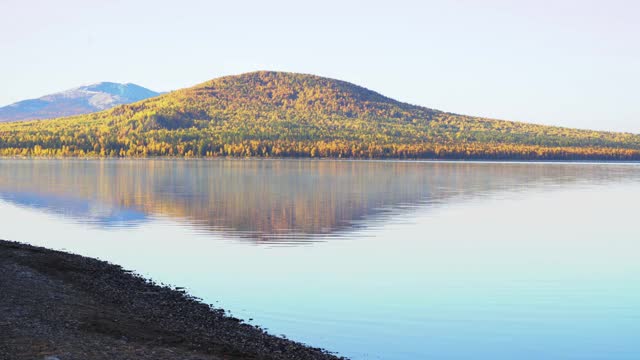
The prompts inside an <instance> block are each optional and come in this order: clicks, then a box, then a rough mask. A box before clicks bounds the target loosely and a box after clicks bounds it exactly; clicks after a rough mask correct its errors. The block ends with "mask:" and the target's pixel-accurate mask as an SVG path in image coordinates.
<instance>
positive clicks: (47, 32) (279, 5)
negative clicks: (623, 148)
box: [0, 0, 640, 133]
mask: <svg viewBox="0 0 640 360" xmlns="http://www.w3.org/2000/svg"><path fill="white" fill-rule="evenodd" d="M1 8H2V12H1V13H0V19H2V21H0V41H2V43H3V47H4V51H3V57H2V60H0V65H2V66H0V81H2V83H3V84H5V87H3V88H2V89H1V90H0V106H5V105H8V104H10V103H14V102H16V101H20V100H25V99H29V98H37V97H40V96H43V95H47V94H50V93H55V92H59V91H63V90H67V89H70V88H74V87H78V86H81V85H83V84H88V83H96V82H102V81H111V82H122V83H127V82H130V83H134V84H137V85H140V86H143V87H146V88H149V89H151V90H154V91H168V90H175V89H179V88H184V87H189V86H192V85H195V84H198V83H201V82H203V81H207V80H209V79H212V78H216V77H220V76H225V75H233V74H239V73H245V72H251V71H256V70H275V71H288V72H298V73H309V74H314V75H319V76H326V77H331V78H335V79H340V80H345V81H348V82H351V83H354V84H357V85H360V86H364V87H366V88H369V89H371V90H373V91H376V92H379V93H381V94H383V95H385V96H388V97H391V98H394V99H397V100H399V101H403V102H408V103H412V104H416V105H421V106H425V107H429V108H434V109H439V110H443V111H447V112H453V113H459V114H467V115H474V116H484V117H490V118H496V119H505V120H514V121H524V122H530V123H539V124H549V125H558V126H566V127H575V128H586V129H598V130H610V131H627V132H634V133H640V124H639V123H638V122H637V118H638V115H640V110H638V108H637V106H636V105H635V96H634V95H635V94H636V93H637V90H636V86H637V85H636V84H637V83H638V81H639V80H640V67H638V65H639V64H640V45H639V44H638V43H637V41H636V40H635V34H638V33H640V24H638V23H637V21H635V14H636V13H637V10H640V5H637V4H635V3H632V2H626V1H613V2H609V3H607V4H603V3H599V2H595V1H583V2H579V1H554V2H551V1H542V2H540V1H538V2H526V3H520V4H517V5H514V4H510V3H509V2H507V1H498V0H492V1H485V2H483V4H478V3H475V2H471V1H455V2H451V1H448V2H447V1H427V2H420V3H413V2H410V1H399V2H394V3H386V2H375V1H374V2H337V1H329V2H323V3H322V4H313V5H306V6H305V5H301V4H299V3H296V2H293V1H278V2H276V3H273V4H264V3H260V2H252V1H245V2H238V3H235V4H226V3H225V4H214V3H209V2H203V1H183V2H181V3H174V2H168V1H153V2H152V1H148V0H143V1H138V2H135V3H133V4H131V3H127V2H124V1H113V2H109V3H102V2H86V1H83V2H81V1H79V0H63V1H59V2H56V3H50V2H46V1H37V0H27V1H16V0H8V1H6V2H5V3H4V4H3V5H2V6H1ZM7 84H8V85H9V86H7Z"/></svg>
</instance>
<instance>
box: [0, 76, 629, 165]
mask: <svg viewBox="0 0 640 360" xmlns="http://www.w3.org/2000/svg"><path fill="white" fill-rule="evenodd" d="M603 121H604V120H603ZM0 155H4V156H83V157H84V156H100V157H146V156H180V157H198V156H203V157H215V156H239V157H245V156H261V157H272V156H275V157H324V158H401V159H402V158H411V159H416V158H422V159H425V158H426V159H509V160H516V159H517V160H640V135H635V134H629V133H615V132H603V131H591V130H578V129H570V128H563V127H556V126H544V125H535V124H527V123H522V122H514V121H504V120H495V119H487V118H481V117H474V116H466V115H458V114H454V113H448V112H443V111H439V110H434V109H430V108H427V107H422V106H416V105H411V104H407V103H403V102H400V101H397V100H394V99H390V98H388V97H386V96H383V95H381V94H379V93H376V92H374V91H371V90H368V89H365V88H363V87H361V86H357V85H354V84H350V83H348V82H345V81H340V80H334V79H328V78H324V77H319V76H314V75H306V74H293V73H283V72H273V71H259V72H252V73H247V74H241V75H234V76H226V77H221V78H218V79H213V80H211V81H208V82H205V83H202V84H200V85H197V86H194V87H191V88H187V89H182V90H177V91H173V92H171V93H168V94H164V95H161V96H157V97H153V98H150V99H146V100H143V101H140V102H137V103H135V104H127V105H121V106H118V107H115V108H113V109H110V110H105V111H102V112H97V113H92V114H86V115H78V116H74V117H67V118H61V119H56V120H52V121H46V122H42V121H40V122H22V123H8V124H0Z"/></svg>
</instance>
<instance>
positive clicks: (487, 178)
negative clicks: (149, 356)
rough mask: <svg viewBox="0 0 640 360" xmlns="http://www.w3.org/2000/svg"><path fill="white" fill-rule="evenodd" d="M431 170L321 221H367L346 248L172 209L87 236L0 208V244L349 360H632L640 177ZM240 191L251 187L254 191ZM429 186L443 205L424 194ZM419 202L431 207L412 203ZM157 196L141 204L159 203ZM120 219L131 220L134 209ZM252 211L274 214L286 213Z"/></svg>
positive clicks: (88, 230)
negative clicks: (281, 238) (113, 270)
mask: <svg viewBox="0 0 640 360" xmlns="http://www.w3.org/2000/svg"><path fill="white" fill-rule="evenodd" d="M145 166H147V165H145ZM215 166H219V165H215ZM356 166H360V165H356ZM362 166H365V167H366V166H367V165H366V164H364V165H362ZM389 166H390V167H391V168H393V166H394V165H393V164H390V165H389ZM420 166H423V167H422V168H420ZM432 166H436V165H419V166H418V167H417V168H401V172H404V173H405V174H406V173H407V172H409V173H410V174H409V176H408V177H407V179H410V180H406V181H411V182H413V184H412V185H410V186H408V189H409V190H407V187H402V186H400V185H393V184H392V183H393V182H394V181H397V182H398V184H401V180H398V179H395V177H394V176H388V177H386V179H388V180H387V181H388V183H387V184H391V185H388V186H387V187H386V188H387V189H388V188H391V189H394V191H395V190H397V191H399V192H403V195H398V194H396V195H389V194H385V195H379V193H378V192H377V191H378V190H377V189H379V188H377V187H375V186H374V187H367V186H366V185H365V187H364V188H361V189H360V190H359V191H360V193H361V194H366V195H367V196H369V195H370V196H371V198H376V196H377V198H378V199H383V200H384V201H380V200H377V201H373V200H370V201H369V202H367V203H366V204H367V206H360V207H356V208H357V209H360V210H358V211H344V213H342V215H335V214H334V213H332V212H340V211H341V210H340V209H341V208H340V206H343V205H344V206H345V207H348V206H349V205H348V204H350V201H351V202H353V201H358V200H353V199H349V197H346V196H345V197H346V200H345V199H340V200H339V201H338V202H337V204H339V205H340V206H338V207H334V208H332V207H330V206H329V207H325V208H323V210H322V211H323V213H325V214H326V215H327V216H332V217H333V219H343V218H345V219H348V216H353V215H354V214H356V215H362V214H364V215H362V216H361V217H360V218H359V219H357V220H356V222H358V223H360V226H358V227H357V228H351V229H350V230H348V231H346V230H344V228H341V227H334V228H332V232H328V233H320V232H318V233H317V234H316V235H315V236H316V239H317V240H327V239H329V238H333V237H334V236H335V237H339V238H340V239H341V240H342V241H325V242H322V243H313V244H312V246H264V245H262V246H257V245H256V244H259V243H256V242H247V241H237V240H234V238H229V237H228V234H230V233H231V230H229V229H230V228H231V227H227V228H226V230H220V231H216V230H214V229H212V228H211V227H209V226H208V224H209V223H206V224H205V225H201V224H198V223H197V220H198V218H196V217H193V216H185V217H180V216H175V215H176V214H177V213H176V211H175V209H165V212H162V211H158V209H162V206H164V205H161V206H153V207H151V208H152V209H154V211H156V212H155V214H159V215H158V216H151V217H149V218H147V219H146V220H145V221H142V222H139V223H138V224H137V225H136V226H134V227H132V228H126V227H125V228H123V227H102V226H87V224H86V223H82V222H78V221H76V220H73V219H70V218H68V217H61V216H60V215H58V214H57V213H53V212H50V211H42V210H40V209H37V208H33V207H29V206H22V205H20V206H16V203H15V202H12V201H7V200H0V217H1V218H2V219H3V225H2V227H0V238H8V239H13V240H19V241H24V242H29V243H33V244H36V245H43V246H48V247H53V248H65V249H68V250H69V251H73V252H77V253H81V254H84V255H88V256H94V257H99V258H102V259H105V260H109V261H113V262H115V263H118V264H121V265H123V266H124V267H125V268H128V269H133V270H136V271H138V272H139V273H141V274H144V275H146V276H149V277H152V278H154V279H155V280H157V281H161V282H165V283H169V284H175V285H178V286H184V287H186V288H188V289H189V291H190V292H191V293H192V294H194V295H195V296H198V297H201V298H203V299H204V300H205V301H207V302H211V303H214V304H216V305H219V306H222V307H224V308H227V309H230V310H232V312H233V314H234V315H236V316H239V317H242V318H244V319H249V318H253V319H255V320H254V323H256V324H259V325H263V326H265V327H267V328H269V329H270V331H271V332H273V333H275V334H281V333H282V334H287V335H288V336H289V337H291V338H293V339H296V340H300V341H304V342H307V343H310V344H313V345H316V346H322V347H326V348H328V349H332V350H336V351H340V352H341V353H342V354H345V355H349V356H352V357H353V358H354V359H425V358H427V359H428V358H434V359H514V358H515V359H585V358H589V359H636V358H637V354H638V353H640V344H638V342H637V340H636V338H637V334H639V333H640V306H638V304H640V285H639V283H638V282H637V279H638V277H640V262H638V261H637V259H638V256H639V255H640V241H639V240H640V227H638V226H637V204H639V203H640V182H639V181H638V180H640V176H639V172H638V171H640V167H639V166H637V165H611V166H610V165H597V166H594V165H563V164H554V165H540V164H532V165H517V166H514V165H501V164H472V165H470V166H469V165H466V164H462V165H457V164H453V165H451V166H445V167H442V166H441V165H437V166H441V167H440V168H439V169H438V171H439V175H438V177H420V176H418V173H419V172H413V173H411V171H414V170H412V169H421V171H420V173H421V172H422V171H425V172H426V170H428V171H431V173H433V172H434V171H435V170H434V169H433V168H432ZM527 167H529V169H527ZM536 167H537V168H536ZM1 168H2V166H1V165H0V169H1ZM396 169H397V168H396ZM227 170H228V169H227ZM303 170H304V171H305V172H312V171H313V170H312V169H310V168H309V167H304V166H303ZM325 170H326V169H325ZM342 170H344V169H342ZM74 171H76V170H74ZM156 171H157V169H156ZM235 171H240V170H239V169H236V170H235ZM242 171H244V170H242ZM249 171H255V170H251V169H249ZM316 171H321V170H319V169H316ZM349 171H351V172H352V173H351V174H360V175H357V176H356V177H357V178H360V176H361V175H366V177H370V178H372V179H376V178H377V179H381V178H385V176H384V175H382V174H380V173H382V172H385V171H389V169H384V168H379V167H374V168H369V170H367V171H365V172H362V170H361V169H360V170H358V169H351V170H349ZM394 171H395V170H394ZM30 172H31V173H33V172H32V171H30ZM169 173H171V172H166V171H164V170H163V171H160V172H156V176H157V175H158V174H165V175H166V174H169ZM205 173H208V174H209V175H207V176H204V178H205V179H210V176H211V173H209V172H206V171H205ZM376 173H378V175H379V176H375V177H374V175H376ZM330 174H334V172H330ZM120 175H122V173H120ZM310 175H313V174H310ZM498 175H499V176H498ZM318 176H320V175H318ZM311 177H312V178H313V176H311ZM125 178H126V177H125ZM195 178H198V177H197V176H196V177H195ZM200 179H202V173H201V175H200ZM351 179H352V180H353V178H351ZM425 179H428V180H425ZM434 179H441V180H434ZM447 179H448V180H447ZM50 180H51V178H49V180H48V181H50ZM58 180H60V178H58ZM99 181H100V180H99V179H97V178H93V180H91V181H89V182H83V183H77V182H76V183H75V185H76V186H78V185H81V186H87V184H88V183H91V184H93V183H95V182H99ZM438 181H439V182H438ZM176 182H178V183H181V184H185V182H184V181H179V180H178V179H177V178H174V179H173V180H170V181H167V180H166V178H165V180H164V182H163V183H164V184H165V186H164V187H162V188H161V189H163V191H167V189H169V187H167V186H168V185H167V184H171V183H174V184H175V183H176ZM152 183H153V182H152ZM237 183H243V184H245V186H246V184H247V180H246V179H244V180H238V181H237ZM249 183H250V182H249ZM273 183H275V181H274V182H273ZM312 183H313V182H312ZM57 184H68V183H66V182H62V181H58V182H57ZM146 184H149V183H146ZM287 184H288V186H292V185H291V183H287ZM425 184H427V185H429V186H428V187H429V189H439V190H437V191H436V190H429V191H430V192H428V193H427V192H422V190H420V189H422V188H424V187H423V185H425ZM447 184H449V187H448V188H447ZM131 185H135V182H133V183H131ZM57 186H59V185H57ZM65 186H66V185H65ZM54 187H55V186H54ZM465 187H466V188H465ZM186 188H189V186H182V190H180V191H182V192H185V191H186ZM196 188H202V187H197V186H196ZM225 188H227V189H230V193H231V194H234V193H235V194H237V193H236V192H235V191H236V190H237V189H235V190H234V189H233V187H231V188H229V187H225ZM129 189H131V188H130V187H127V190H126V191H124V190H121V191H119V192H116V194H142V193H144V192H143V191H142V189H143V187H138V189H139V191H137V192H136V191H133V190H129ZM134 189H135V187H134ZM156 189H157V188H156ZM271 189H274V187H271ZM275 189H282V188H278V187H275ZM303 189H305V190H306V189H307V187H306V185H304V186H298V188H296V189H294V190H292V192H293V193H294V194H296V196H301V197H302V198H301V199H302V200H300V204H303V205H300V206H302V207H303V208H304V209H305V210H304V211H308V209H309V206H310V205H309V204H316V203H322V202H321V201H320V202H317V201H316V200H317V199H324V198H329V197H330V196H318V194H313V193H311V194H307V193H305V191H301V190H303ZM325 189H326V188H325ZM80 193H81V192H80ZM110 194H114V193H110ZM220 194H222V193H218V192H216V193H214V195H216V196H221V195H220ZM343 194H346V193H343ZM415 194H422V195H424V194H428V196H427V197H426V198H427V199H432V200H433V201H422V202H420V201H411V200H407V195H415ZM442 194H454V195H452V196H451V195H442ZM290 195H291V194H290ZM154 196H155V197H149V196H147V197H145V198H144V199H145V200H149V199H156V198H158V197H160V198H162V195H154ZM258 196H259V195H258ZM230 199H235V198H234V196H231V197H226V198H224V197H223V198H218V200H216V201H214V202H213V203H214V204H215V203H217V204H222V203H224V202H227V203H229V202H230V203H233V204H236V202H235V200H230ZM310 199H311V200H310ZM356 199H357V198H356ZM422 199H425V197H423V198H422ZM158 201H159V203H160V204H165V203H162V201H160V200H158ZM196 203H198V201H196ZM240 203H242V202H240ZM292 203H293V204H295V202H288V203H287V202H285V203H284V204H292ZM111 204H123V206H128V207H127V208H128V209H135V208H138V205H136V202H135V201H131V200H127V197H121V198H119V199H118V200H117V201H113V202H111ZM157 204H158V203H157ZM259 204H261V206H263V207H262V208H261V211H265V210H264V209H273V208H278V206H279V205H282V204H283V203H281V202H280V203H279V202H268V201H266V200H265V201H263V202H260V203H259ZM274 204H275V205H274ZM360 204H362V203H360ZM381 204H382V205H381ZM267 205H268V206H267ZM276 205H278V206H276ZM197 206H201V205H197ZM368 206H370V207H368ZM402 206H404V207H408V208H405V209H404V210H402V211H396V210H392V211H390V212H387V213H386V215H379V213H377V212H376V211H375V210H370V209H371V208H373V207H375V208H381V207H382V208H385V209H390V208H391V209H396V208H398V207H402ZM311 208H313V207H311ZM362 209H365V210H364V211H363V210H362ZM197 213H198V212H195V213H194V212H191V213H190V214H191V215H193V214H197ZM219 214H221V215H224V216H227V217H226V218H225V219H223V220H221V221H222V222H223V223H225V224H243V222H242V221H239V220H241V219H242V217H236V216H235V215H237V214H236V213H233V212H223V213H219ZM238 214H241V215H243V214H247V213H245V212H239V213H238ZM79 215H80V216H82V215H81V213H79ZM254 215H255V214H254ZM347 215H348V216H347ZM297 219H298V221H303V223H296V222H295V221H294V222H291V223H290V224H293V225H294V226H298V228H299V229H315V228H314V227H310V226H308V224H307V223H304V221H307V220H304V219H306V217H305V216H302V217H298V218H297ZM201 220H203V219H201ZM334 223H336V221H334V220H332V221H330V222H327V223H321V224H334ZM25 224H38V226H37V227H35V226H25ZM290 224H287V226H290ZM243 226H244V225H243ZM231 229H233V228H231ZM235 229H251V227H242V226H240V225H237V226H236V228H235ZM253 229H256V228H255V227H254V228H253ZM264 229H267V228H257V230H260V231H262V230H264Z"/></svg>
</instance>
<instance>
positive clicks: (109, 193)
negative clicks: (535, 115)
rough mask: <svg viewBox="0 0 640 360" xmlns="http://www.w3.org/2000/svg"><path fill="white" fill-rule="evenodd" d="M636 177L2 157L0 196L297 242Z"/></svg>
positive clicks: (632, 172) (104, 221) (85, 214)
mask: <svg viewBox="0 0 640 360" xmlns="http://www.w3.org/2000/svg"><path fill="white" fill-rule="evenodd" d="M638 173H639V171H638V169H637V167H635V166H628V165H624V164H620V165H609V166H606V167H603V166H598V165H593V164H573V165H570V166H566V165H558V164H533V165H532V164H519V163H460V162H457V163H446V162H381V161H378V162H376V161H371V162H362V161H357V162H356V161H308V160H273V161H264V160H218V161H180V160H177V161H174V160H144V161H136V160H124V161H113V160H109V161H81V160H63V161H47V160H27V161H24V160H3V161H0V175H1V176H0V198H2V199H4V200H5V201H9V202H13V203H16V204H19V205H22V206H28V207H34V208H38V209H45V210H48V211H51V212H54V213H57V214H62V215H64V216H66V217H70V218H74V219H76V220H78V221H82V222H89V223H92V224H97V225H100V226H106V227H109V226H137V225H138V224H140V223H141V222H143V221H145V220H146V219H147V218H148V217H150V216H168V217H171V218H176V219H179V220H186V221H188V222H190V223H192V224H193V225H195V226H197V227H198V228H199V229H201V230H205V231H214V232H223V233H224V235H225V236H227V237H236V238H248V239H253V240H256V241H281V242H293V241H296V242H298V241H304V240H313V239H316V238H324V239H326V238H327V237H331V236H333V237H339V236H340V234H341V233H342V232H344V231H351V230H353V229H356V228H360V227H363V226H367V224H368V223H369V224H373V223H375V222H376V221H378V220H381V219H384V218H386V217H389V216H391V215H398V213H402V212H406V211H410V210H411V209H412V208H415V207H417V206H424V205H433V204H445V203H448V202H451V201H456V200H460V199H468V198H474V197H481V196H485V195H487V194H490V193H494V192H497V191H501V190H505V189H506V190H509V191H518V190H519V189H530V188H534V187H545V186H561V185H563V184H569V183H580V182H581V181H583V180H584V179H589V181H590V183H592V184H593V183H597V182H599V181H600V182H603V181H619V180H624V179H627V180H628V179H635V178H637V175H638Z"/></svg>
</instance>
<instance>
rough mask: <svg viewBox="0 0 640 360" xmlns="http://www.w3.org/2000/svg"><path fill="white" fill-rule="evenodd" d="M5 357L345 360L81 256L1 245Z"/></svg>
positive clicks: (1, 348) (0, 359)
mask: <svg viewBox="0 0 640 360" xmlns="http://www.w3.org/2000/svg"><path fill="white" fill-rule="evenodd" d="M0 273H1V274H2V276H0V313H2V317H0V334H2V336H0V360H4V359H11V360H22V359H25V360H27V359H42V358H49V359H51V360H53V359H58V360H74V359H98V360H99V359H105V360H106V359H109V360H119V359H122V360H125V359H133V358H135V359H142V360H144V359H158V360H163V359H172V360H173V359H194V360H195V359H203V360H204V359H211V360H219V359H301V360H303V359H310V360H315V359H343V358H340V357H337V356H335V355H332V354H330V353H328V352H327V351H325V350H322V349H318V348H313V347H310V346H307V345H304V344H301V343H297V342H294V341H291V340H288V339H284V338H280V337H277V336H273V335H270V334H268V333H266V332H265V331H264V330H263V329H261V328H259V327H256V326H253V325H249V324H246V323H243V322H242V320H239V319H236V318H233V317H230V316H226V315H225V312H224V310H222V309H216V308H213V307H211V306H209V305H206V304H204V303H202V302H200V301H198V300H197V299H195V298H193V297H191V296H189V295H188V294H186V293H185V292H184V291H181V290H179V289H172V288H169V287H167V286H161V285H158V284H155V283H153V282H151V281H149V280H146V279H144V278H142V277H141V276H138V275H136V274H133V273H131V272H130V271H127V270H125V269H123V268H122V267H120V266H118V265H114V264H110V263H107V262H105V261H101V260H97V259H93V258H87V257H83V256H80V255H74V254H69V253H65V252H61V251H55V250H50V249H46V248H42V247H36V246H31V245H27V244H22V243H18V242H12V241H6V240H0Z"/></svg>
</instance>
